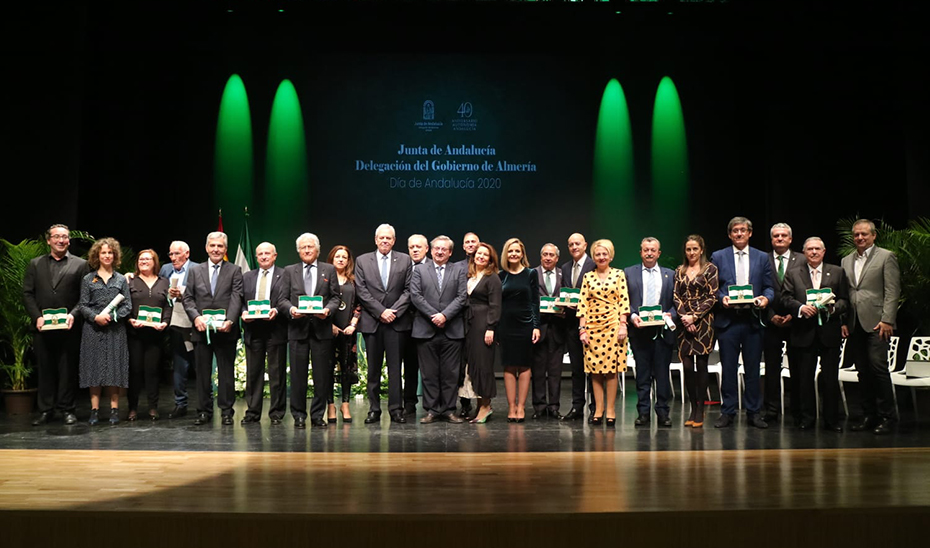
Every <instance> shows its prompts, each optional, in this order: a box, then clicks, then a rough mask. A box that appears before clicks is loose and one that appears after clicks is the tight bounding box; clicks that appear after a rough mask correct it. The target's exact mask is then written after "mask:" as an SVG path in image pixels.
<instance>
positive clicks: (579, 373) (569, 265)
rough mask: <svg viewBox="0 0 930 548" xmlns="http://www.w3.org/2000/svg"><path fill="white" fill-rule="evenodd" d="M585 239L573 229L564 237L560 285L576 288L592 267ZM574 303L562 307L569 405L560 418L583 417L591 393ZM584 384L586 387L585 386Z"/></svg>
mask: <svg viewBox="0 0 930 548" xmlns="http://www.w3.org/2000/svg"><path fill="white" fill-rule="evenodd" d="M587 251H588V242H586V241H585V239H584V236H583V235H581V234H579V233H577V232H576V233H574V234H572V235H571V236H569V237H568V253H569V254H570V255H571V257H572V260H570V261H568V262H566V263H564V264H563V265H562V287H568V288H574V289H580V288H581V283H582V279H583V278H584V275H585V274H587V273H588V272H591V271H593V270H594V268H595V265H594V260H593V259H591V257H589V256H588V253H587ZM575 314H576V307H574V306H568V307H565V346H566V349H567V350H568V358H569V361H571V367H572V407H571V409H570V410H569V412H568V413H566V414H565V416H564V417H562V418H563V419H564V420H577V419H582V418H584V403H585V393H587V394H593V391H594V389H593V386H592V385H591V379H590V378H589V377H588V376H587V375H585V372H584V348H583V345H582V344H581V338H580V337H579V334H578V318H577V317H576V315H575ZM586 388H587V391H586V390H585V389H586ZM593 417H594V397H593V396H592V397H591V401H590V403H589V404H588V422H590V421H591V419H592V418H593Z"/></svg>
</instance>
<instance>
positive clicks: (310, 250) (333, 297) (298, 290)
mask: <svg viewBox="0 0 930 548" xmlns="http://www.w3.org/2000/svg"><path fill="white" fill-rule="evenodd" d="M297 253H298V254H300V262H299V263H297V264H292V265H290V266H288V267H287V268H286V269H285V270H286V271H287V277H288V280H289V282H290V289H289V290H288V297H287V299H286V300H285V301H284V303H283V306H284V308H285V309H286V310H287V311H288V313H289V314H290V317H291V321H290V323H289V324H288V328H287V339H288V341H289V342H290V347H291V415H293V416H294V427H295V428H306V427H307V374H308V369H309V367H310V366H312V367H313V400H312V401H311V402H310V424H311V425H313V426H315V427H320V428H325V427H326V424H327V423H326V420H324V418H323V415H324V414H325V411H326V406H327V405H328V404H329V402H330V400H332V398H333V368H334V367H335V360H336V346H335V344H334V339H335V336H334V335H333V314H335V313H336V310H337V309H338V308H339V303H340V302H342V293H341V291H340V290H339V278H337V277H336V267H335V266H333V265H331V264H329V263H324V262H322V261H319V260H317V259H318V258H319V256H320V239H319V238H317V237H316V235H315V234H310V233H309V232H307V233H304V234H301V235H300V236H298V237H297ZM301 295H307V296H320V297H323V312H322V313H319V314H301V313H300V312H298V310H297V305H298V304H299V303H300V296H301Z"/></svg>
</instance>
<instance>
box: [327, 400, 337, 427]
mask: <svg viewBox="0 0 930 548" xmlns="http://www.w3.org/2000/svg"><path fill="white" fill-rule="evenodd" d="M326 418H327V419H328V420H329V422H336V404H334V403H331V404H329V405H327V406H326Z"/></svg>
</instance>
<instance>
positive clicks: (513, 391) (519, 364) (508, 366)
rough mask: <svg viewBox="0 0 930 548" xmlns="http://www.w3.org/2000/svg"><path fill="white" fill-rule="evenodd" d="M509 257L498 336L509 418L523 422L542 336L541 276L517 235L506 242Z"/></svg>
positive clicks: (502, 276)
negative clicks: (538, 343)
mask: <svg viewBox="0 0 930 548" xmlns="http://www.w3.org/2000/svg"><path fill="white" fill-rule="evenodd" d="M504 254H505V255H506V256H507V260H506V262H505V263H504V269H503V270H502V271H501V272H500V278H501V321H500V324H499V326H498V329H497V340H498V342H500V345H501V362H502V363H503V364H504V388H505V389H506V391H507V404H508V405H509V410H508V412H507V422H523V420H524V418H525V416H526V410H525V407H526V395H527V393H528V392H529V391H530V366H532V364H533V345H534V344H536V341H538V340H539V280H537V279H536V278H537V276H536V273H535V272H533V271H532V270H531V269H530V268H529V266H530V263H529V261H527V259H526V247H525V246H524V245H523V242H521V241H520V240H519V239H518V238H511V239H509V240H507V241H506V242H505V243H504Z"/></svg>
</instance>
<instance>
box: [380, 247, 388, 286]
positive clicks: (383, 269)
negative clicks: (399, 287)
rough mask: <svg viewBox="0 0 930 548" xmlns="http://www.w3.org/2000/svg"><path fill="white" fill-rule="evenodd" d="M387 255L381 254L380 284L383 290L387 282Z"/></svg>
mask: <svg viewBox="0 0 930 548" xmlns="http://www.w3.org/2000/svg"><path fill="white" fill-rule="evenodd" d="M387 260H388V256H387V255H382V256H381V285H382V286H383V287H384V289H385V291H386V290H387V282H388V261H387Z"/></svg>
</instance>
